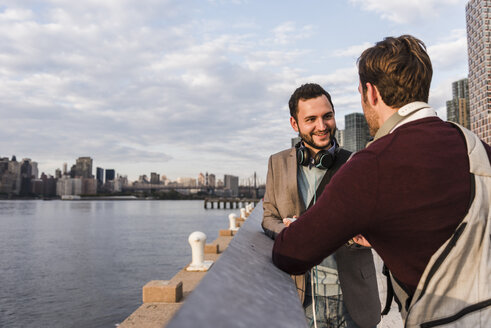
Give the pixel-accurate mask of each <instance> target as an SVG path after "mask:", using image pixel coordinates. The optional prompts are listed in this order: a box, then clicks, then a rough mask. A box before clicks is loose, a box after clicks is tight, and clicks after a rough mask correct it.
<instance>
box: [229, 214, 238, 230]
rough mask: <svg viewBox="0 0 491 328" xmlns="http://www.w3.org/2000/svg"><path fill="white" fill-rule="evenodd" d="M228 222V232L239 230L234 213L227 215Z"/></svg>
mask: <svg viewBox="0 0 491 328" xmlns="http://www.w3.org/2000/svg"><path fill="white" fill-rule="evenodd" d="M228 222H229V230H232V231H237V230H239V228H237V215H236V214H235V213H230V214H229V215H228Z"/></svg>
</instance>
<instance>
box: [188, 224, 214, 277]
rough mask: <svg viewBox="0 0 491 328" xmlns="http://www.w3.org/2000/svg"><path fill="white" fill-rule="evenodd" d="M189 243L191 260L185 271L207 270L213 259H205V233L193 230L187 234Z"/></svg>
mask: <svg viewBox="0 0 491 328" xmlns="http://www.w3.org/2000/svg"><path fill="white" fill-rule="evenodd" d="M188 241H189V245H191V253H192V261H191V264H190V265H189V266H188V267H187V268H186V270H187V271H208V269H209V268H210V267H211V265H212V264H213V261H205V243H206V235H205V234H204V233H203V232H201V231H195V232H193V233H192V234H190V235H189V238H188Z"/></svg>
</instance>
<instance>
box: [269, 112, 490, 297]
mask: <svg viewBox="0 0 491 328" xmlns="http://www.w3.org/2000/svg"><path fill="white" fill-rule="evenodd" d="M485 146H486V150H487V152H488V157H490V158H491V148H490V147H489V146H488V145H485ZM470 188H471V177H470V174H469V161H468V157H467V147H466V145H465V139H464V137H463V136H462V135H461V134H460V132H459V131H458V129H457V128H455V127H453V126H452V125H451V124H449V123H446V122H443V121H442V120H440V119H439V118H437V117H430V118H424V119H420V120H417V121H413V122H410V123H407V124H405V125H403V126H401V127H399V128H397V129H396V130H395V131H394V132H393V133H391V134H389V135H386V136H384V137H382V138H380V139H378V140H377V141H375V142H374V143H373V144H371V145H370V146H369V147H368V148H366V149H364V150H362V151H359V152H358V153H356V154H355V155H354V156H353V158H352V159H351V160H350V161H349V162H347V163H346V164H345V165H344V166H343V167H342V168H341V169H340V170H339V171H338V172H337V173H336V175H335V176H334V177H333V178H332V180H331V182H330V183H329V185H328V186H327V187H326V188H325V189H324V192H323V193H322V195H321V196H320V197H319V199H318V200H317V203H316V205H314V206H313V207H311V208H310V209H309V210H308V211H306V212H305V213H304V214H303V215H302V216H300V218H299V219H298V220H297V221H296V222H294V223H292V224H291V225H290V227H288V228H286V229H283V231H282V232H281V233H280V234H279V235H278V237H277V238H276V240H275V243H274V247H273V262H274V264H276V266H278V267H279V268H280V269H282V270H284V271H286V272H288V273H291V274H301V273H303V272H305V271H307V270H308V269H309V268H311V267H312V266H314V265H316V264H318V263H320V262H321V261H322V259H324V258H325V257H326V256H328V255H329V254H331V253H333V252H334V251H335V250H336V249H338V248H339V247H340V246H341V245H343V244H344V243H346V242H347V241H348V240H349V239H351V238H352V237H354V236H356V235H357V234H362V235H363V236H365V238H366V239H367V240H368V241H369V242H370V244H371V245H372V247H373V248H374V249H375V250H376V251H377V253H378V254H379V255H380V256H381V257H382V259H383V260H384V262H385V264H386V265H387V267H388V268H389V269H390V270H391V272H392V273H393V275H394V276H395V277H396V279H398V281H400V282H401V283H402V284H403V285H405V286H406V287H408V289H409V290H408V291H409V292H410V293H413V292H414V291H415V289H416V287H417V285H418V281H419V279H420V277H421V275H422V274H423V271H424V269H425V266H426V264H427V263H428V261H429V259H430V257H431V256H432V255H433V253H434V252H435V251H436V250H437V249H438V248H440V246H441V245H443V243H444V242H445V241H446V240H447V239H448V238H449V237H450V236H451V235H452V233H453V232H454V230H455V228H456V227H457V226H458V224H459V223H460V222H461V221H462V220H463V218H464V216H465V214H466V213H467V210H468V207H469V202H470V197H471V191H470Z"/></svg>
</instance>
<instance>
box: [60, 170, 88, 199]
mask: <svg viewBox="0 0 491 328" xmlns="http://www.w3.org/2000/svg"><path fill="white" fill-rule="evenodd" d="M81 194H82V178H71V177H70V176H68V175H64V176H62V177H61V179H58V181H57V182H56V195H58V196H60V197H61V196H70V195H81Z"/></svg>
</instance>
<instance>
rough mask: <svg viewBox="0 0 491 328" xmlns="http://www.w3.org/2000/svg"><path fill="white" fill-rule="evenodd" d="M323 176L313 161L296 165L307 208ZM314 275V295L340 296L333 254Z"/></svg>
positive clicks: (299, 185)
mask: <svg viewBox="0 0 491 328" xmlns="http://www.w3.org/2000/svg"><path fill="white" fill-rule="evenodd" d="M335 149H336V148H335V146H332V147H331V148H329V149H328V151H329V152H331V153H334V150H335ZM325 174H326V170H323V169H319V168H316V167H315V166H313V159H312V163H311V164H310V165H308V166H303V165H298V170H297V181H298V189H299V192H300V196H301V198H302V200H303V202H304V204H305V206H309V204H310V202H311V201H312V199H313V198H314V197H315V192H316V190H317V187H318V186H319V184H320V183H321V181H322V178H323V177H324V175H325ZM314 203H315V199H314ZM314 274H315V275H316V277H315V278H314V279H315V280H314V282H315V283H316V284H315V292H316V295H321V296H332V295H339V294H341V288H340V286H339V279H338V267H337V264H336V259H335V258H334V254H332V255H330V256H328V257H326V258H325V259H324V260H323V261H322V262H321V264H319V265H318V266H317V267H314ZM307 294H308V295H311V292H310V286H307Z"/></svg>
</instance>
